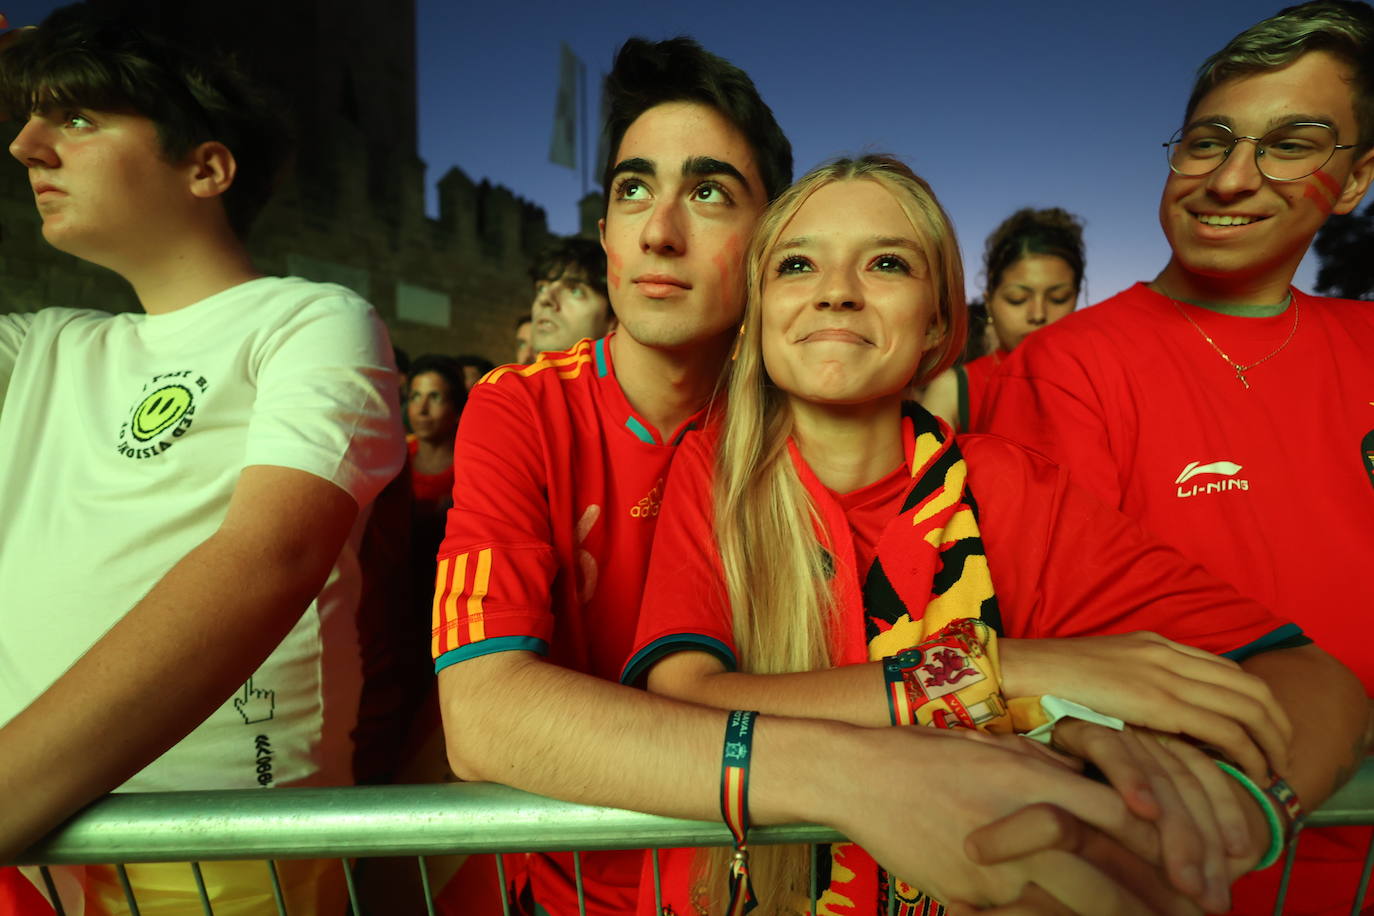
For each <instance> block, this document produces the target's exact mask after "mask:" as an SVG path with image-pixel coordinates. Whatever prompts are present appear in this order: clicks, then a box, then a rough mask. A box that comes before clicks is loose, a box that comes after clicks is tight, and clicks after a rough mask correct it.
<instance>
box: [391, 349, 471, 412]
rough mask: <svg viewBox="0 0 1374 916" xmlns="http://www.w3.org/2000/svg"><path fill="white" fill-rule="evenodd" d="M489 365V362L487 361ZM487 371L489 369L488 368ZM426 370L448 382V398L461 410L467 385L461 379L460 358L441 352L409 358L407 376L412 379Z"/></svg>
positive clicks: (466, 395)
mask: <svg viewBox="0 0 1374 916" xmlns="http://www.w3.org/2000/svg"><path fill="white" fill-rule="evenodd" d="M487 366H488V367H490V366H491V364H490V363H487ZM488 371H489V369H488ZM426 372H433V373H434V374H435V375H437V376H439V377H440V378H441V379H443V380H444V381H445V382H446V383H447V384H448V396H449V400H451V401H453V406H454V408H455V409H456V410H457V411H458V412H459V413H462V412H463V407H464V406H466V405H467V402H468V386H467V383H466V382H464V381H463V363H462V361H461V359H459V358H458V357H453V356H445V355H443V354H441V353H425V354H424V355H422V356H419V357H416V358H415V359H413V360H411V363H410V372H409V373H408V374H407V377H408V378H409V379H411V380H412V381H413V380H414V379H415V378H416V377H418V376H421V375H424V374H425V373H426Z"/></svg>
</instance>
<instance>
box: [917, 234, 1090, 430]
mask: <svg viewBox="0 0 1374 916" xmlns="http://www.w3.org/2000/svg"><path fill="white" fill-rule="evenodd" d="M1084 264H1085V260H1084V253H1083V224H1082V222H1081V221H1080V220H1079V219H1078V217H1076V216H1074V215H1073V214H1072V213H1068V212H1066V211H1064V210H1061V209H1059V208H1058V207H1050V208H1048V209H1045V210H1033V209H1031V208H1029V207H1026V208H1024V209H1021V210H1017V211H1016V212H1015V213H1013V214H1012V215H1011V216H1009V217H1007V218H1006V219H1005V220H1004V221H1003V222H1002V225H1000V226H998V227H997V229H996V230H994V231H993V233H992V235H990V236H988V241H987V248H986V250H985V252H984V255H983V265H984V268H985V271H986V276H987V283H988V285H987V290H988V292H987V306H986V308H987V316H988V320H989V321H990V322H991V324H992V329H993V331H994V332H995V334H996V337H997V348H996V349H995V350H993V351H992V352H991V353H988V354H987V355H986V356H982V357H980V358H978V359H975V360H972V361H971V362H968V363H966V364H964V365H962V366H955V367H954V368H952V369H949V370H947V371H945V372H943V373H941V374H940V375H939V376H938V377H936V378H935V380H934V381H932V382H931V383H930V385H929V387H927V388H926V390H925V394H924V395H922V397H921V403H922V405H923V406H924V407H925V408H926V410H929V411H930V412H931V413H933V414H935V415H936V416H938V417H942V418H943V419H944V420H945V422H946V423H948V424H949V425H950V426H952V427H954V431H955V432H964V431H966V430H968V429H970V428H972V426H973V421H974V420H975V419H976V418H977V416H978V407H979V405H980V404H981V403H982V400H983V392H984V391H985V390H986V388H987V382H988V378H989V377H991V375H992V373H993V372H995V371H996V370H997V367H998V366H1000V365H1001V364H1002V360H1004V359H1005V358H1006V357H1007V354H1008V353H1010V352H1011V351H1012V350H1015V349H1016V347H1017V346H1018V345H1019V344H1020V343H1021V341H1023V340H1025V339H1026V336H1027V335H1028V334H1030V333H1031V332H1033V331H1038V330H1039V329H1040V328H1043V327H1044V326H1045V325H1047V324H1053V323H1054V322H1056V321H1058V320H1059V319H1060V318H1063V317H1064V316H1065V315H1067V314H1069V312H1072V311H1073V310H1074V307H1075V306H1076V305H1077V304H1078V293H1079V290H1080V289H1081V288H1082V286H1083V268H1084ZM974 330H981V329H977V328H975V329H974Z"/></svg>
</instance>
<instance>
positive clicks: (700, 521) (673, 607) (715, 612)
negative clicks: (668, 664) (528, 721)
mask: <svg viewBox="0 0 1374 916" xmlns="http://www.w3.org/2000/svg"><path fill="white" fill-rule="evenodd" d="M714 461H715V436H714V435H712V434H711V433H710V432H702V433H689V434H688V435H687V438H685V439H684V440H683V441H682V444H681V445H680V446H678V452H677V456H676V457H675V458H674V459H673V467H672V470H671V471H670V472H669V474H668V483H667V487H666V492H665V494H664V496H663V510H662V513H661V514H660V515H659V519H658V530H657V531H656V532H655V534H654V549H653V553H652V555H651V556H650V558H649V578H648V580H647V581H646V582H645V587H644V601H643V604H642V605H641V606H640V611H639V625H638V628H637V629H636V631H635V643H634V650H633V652H632V654H631V656H630V658H629V660H628V661H627V662H626V663H625V669H624V671H623V672H622V673H621V676H620V680H621V683H624V684H639V683H641V682H642V681H643V680H644V677H645V675H647V674H648V673H649V669H650V668H652V667H653V666H654V664H655V663H656V662H658V661H659V660H660V659H662V658H664V657H665V656H668V655H672V654H673V653H674V652H682V651H686V650H695V651H698V652H709V653H710V654H712V655H714V656H716V657H717V658H719V659H720V660H721V661H722V662H723V663H724V664H725V667H726V668H728V669H729V670H731V671H733V670H734V669H735V667H736V658H735V642H734V636H733V627H732V620H733V618H732V615H731V612H730V604H729V600H728V598H727V597H726V591H725V573H724V570H723V568H722V567H721V562H720V553H719V551H717V549H716V537H715V527H714V512H713V511H712V506H713V505H714V493H713V487H714V482H713V478H714V471H713V468H714Z"/></svg>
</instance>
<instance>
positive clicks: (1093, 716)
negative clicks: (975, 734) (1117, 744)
mask: <svg viewBox="0 0 1374 916" xmlns="http://www.w3.org/2000/svg"><path fill="white" fill-rule="evenodd" d="M1040 708H1041V709H1042V710H1044V712H1045V715H1046V716H1048V717H1049V721H1048V722H1046V723H1045V724H1044V725H1040V726H1037V727H1036V728H1033V729H1031V730H1030V731H1028V732H1026V733H1025V734H1024V735H1022V736H1021V737H1023V738H1029V739H1031V740H1032V741H1039V742H1040V743H1041V744H1049V743H1050V737H1051V735H1052V734H1053V732H1054V725H1055V723H1056V722H1058V721H1059V720H1060V719H1082V720H1083V721H1084V722H1091V723H1093V724H1094V725H1105V726H1106V727H1107V728H1110V729H1112V730H1113V731H1118V732H1119V731H1121V730H1122V729H1123V728H1125V727H1126V723H1125V722H1123V721H1121V720H1120V719H1118V718H1116V717H1115V716H1104V715H1103V714H1102V713H1100V712H1094V711H1093V710H1091V709H1089V708H1088V707H1086V706H1084V705H1083V704H1082V703H1075V702H1074V701H1073V700H1066V699H1064V698H1063V697H1055V696H1050V695H1048V694H1046V695H1045V696H1042V697H1041V698H1040Z"/></svg>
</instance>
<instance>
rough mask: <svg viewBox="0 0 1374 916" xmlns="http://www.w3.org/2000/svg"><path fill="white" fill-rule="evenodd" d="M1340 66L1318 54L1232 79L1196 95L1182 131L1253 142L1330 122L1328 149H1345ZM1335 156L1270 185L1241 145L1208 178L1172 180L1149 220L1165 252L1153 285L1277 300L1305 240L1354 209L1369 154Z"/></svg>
mask: <svg viewBox="0 0 1374 916" xmlns="http://www.w3.org/2000/svg"><path fill="white" fill-rule="evenodd" d="M1348 71H1349V68H1348V67H1346V66H1345V65H1344V64H1342V63H1341V62H1340V61H1338V60H1337V59H1336V58H1334V57H1332V56H1330V55H1329V54H1326V53H1324V52H1320V51H1313V52H1309V53H1307V54H1304V55H1302V56H1301V57H1299V58H1298V59H1297V60H1295V61H1294V62H1293V63H1291V64H1289V65H1288V66H1286V67H1283V68H1281V69H1278V70H1269V71H1265V72H1263V73H1257V74H1254V75H1251V76H1244V77H1238V78H1236V79H1232V80H1229V81H1227V82H1224V83H1222V84H1221V85H1219V86H1217V87H1216V88H1215V89H1213V90H1212V91H1211V92H1209V93H1207V94H1206V95H1205V96H1203V97H1202V98H1201V99H1200V100H1199V101H1198V104H1197V106H1196V108H1195V109H1194V110H1193V112H1192V114H1191V116H1190V123H1202V122H1215V123H1221V124H1225V125H1227V126H1228V127H1230V128H1231V129H1232V130H1233V131H1234V132H1235V133H1236V134H1238V135H1244V136H1252V137H1259V136H1262V135H1264V134H1265V133H1266V132H1267V131H1269V130H1271V129H1273V128H1275V127H1278V126H1279V125H1282V124H1286V123H1291V122H1296V121H1316V122H1322V123H1327V124H1330V125H1331V126H1332V127H1333V128H1334V129H1335V132H1336V138H1337V142H1339V143H1343V144H1345V143H1354V142H1355V141H1356V135H1357V127H1356V122H1355V113H1354V105H1353V97H1352V94H1351V87H1350V82H1349V72H1348ZM1356 152H1358V151H1357V150H1337V151H1336V152H1335V153H1334V155H1332V157H1331V159H1330V161H1328V162H1327V163H1326V165H1325V166H1324V167H1323V168H1322V169H1320V170H1319V171H1317V172H1316V173H1315V174H1313V175H1311V176H1309V177H1307V178H1303V179H1300V180H1298V181H1273V180H1271V179H1268V178H1265V177H1264V176H1263V175H1262V174H1260V171H1259V168H1258V167H1257V165H1256V163H1255V153H1254V144H1253V143H1252V142H1250V141H1247V140H1242V141H1240V142H1239V143H1237V144H1236V146H1235V148H1234V149H1233V151H1232V153H1231V155H1230V157H1229V158H1227V159H1226V160H1225V161H1224V162H1222V163H1221V165H1219V166H1217V168H1216V169H1215V171H1212V172H1210V173H1208V174H1206V175H1200V176H1195V177H1189V176H1183V175H1177V174H1173V173H1172V172H1171V173H1170V175H1169V179H1168V181H1167V182H1166V184H1165V186H1164V196H1163V198H1162V200H1161V201H1160V207H1159V218H1160V223H1161V225H1162V226H1163V228H1164V234H1165V236H1166V237H1167V238H1168V240H1169V246H1170V248H1172V249H1173V259H1172V260H1171V261H1170V264H1169V266H1168V267H1167V268H1166V269H1165V272H1164V273H1163V274H1161V276H1160V280H1159V282H1160V285H1161V287H1162V288H1163V289H1165V290H1166V291H1167V292H1168V293H1169V294H1170V295H1172V296H1174V297H1176V298H1185V299H1195V300H1207V299H1212V300H1226V299H1228V298H1232V299H1235V300H1236V301H1249V302H1253V303H1266V302H1277V301H1280V300H1281V299H1282V298H1283V296H1284V294H1285V292H1286V289H1287V287H1288V284H1289V283H1290V282H1291V281H1292V278H1293V273H1294V272H1295V271H1296V270H1297V267H1298V263H1299V262H1300V261H1301V260H1302V258H1303V255H1304V254H1306V252H1307V248H1308V246H1309V245H1310V244H1311V242H1312V238H1313V236H1315V235H1316V233H1317V230H1318V229H1320V228H1321V226H1322V224H1323V223H1324V222H1325V221H1326V218H1327V217H1328V216H1329V215H1330V214H1331V213H1348V212H1350V211H1351V210H1352V209H1354V208H1355V206H1356V205H1357V204H1358V203H1359V201H1360V199H1361V198H1362V197H1363V195H1364V192H1365V189H1366V188H1367V187H1368V185H1369V179H1370V172H1371V169H1372V168H1374V165H1371V162H1372V161H1374V152H1367V153H1364V154H1362V155H1361V156H1359V157H1358V158H1356V156H1355V153H1356Z"/></svg>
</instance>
